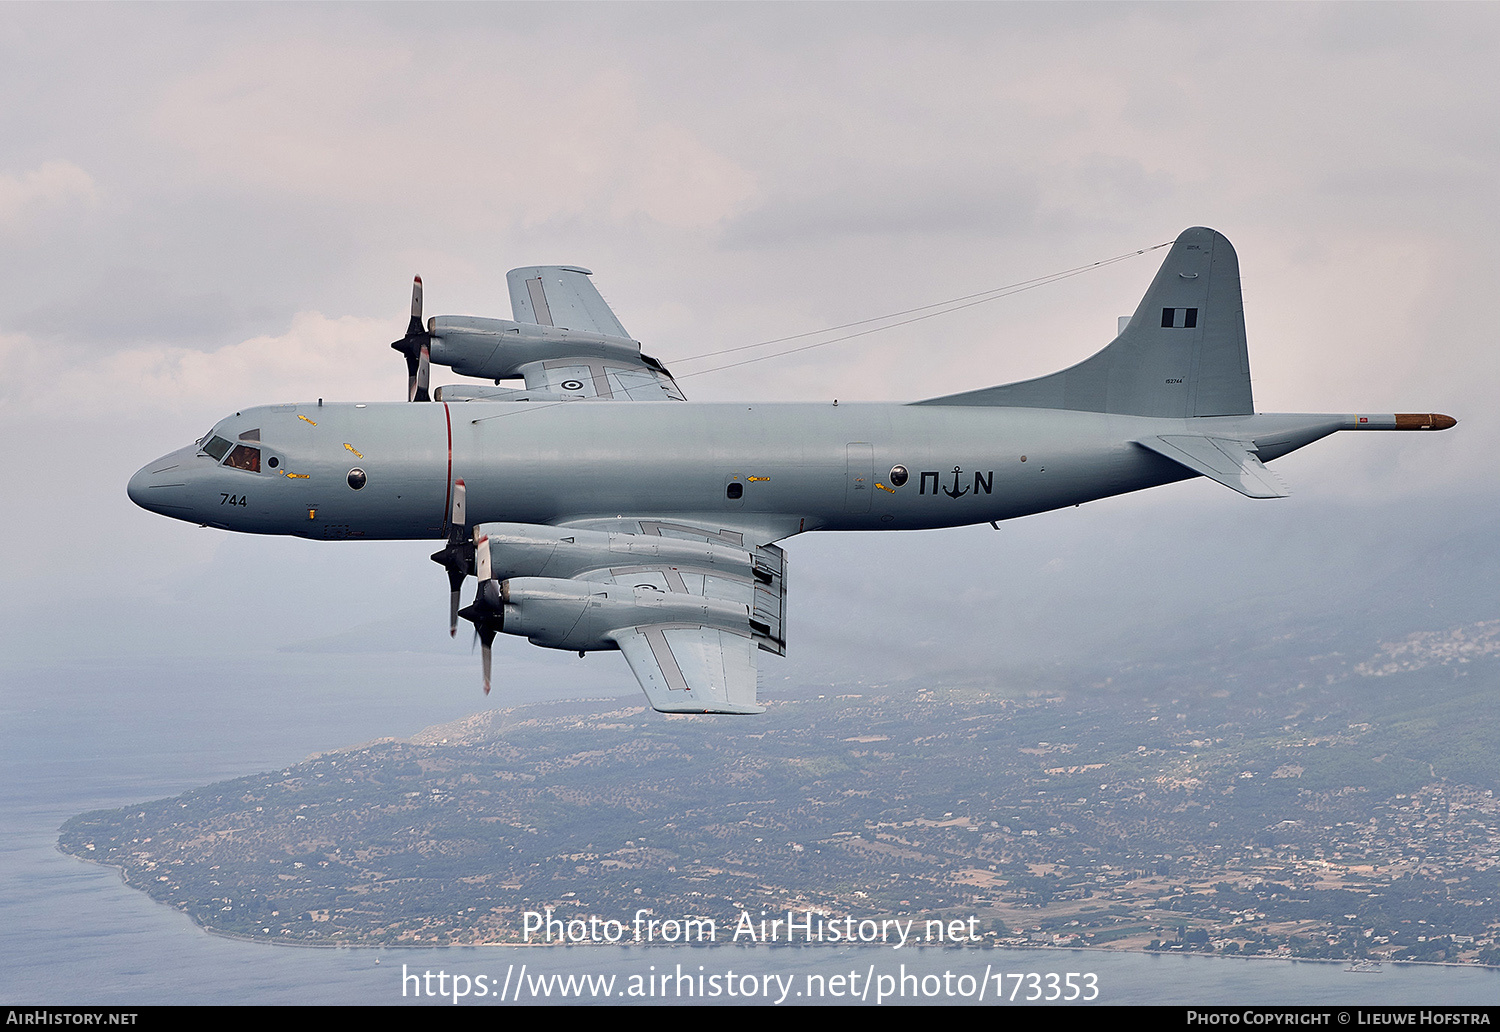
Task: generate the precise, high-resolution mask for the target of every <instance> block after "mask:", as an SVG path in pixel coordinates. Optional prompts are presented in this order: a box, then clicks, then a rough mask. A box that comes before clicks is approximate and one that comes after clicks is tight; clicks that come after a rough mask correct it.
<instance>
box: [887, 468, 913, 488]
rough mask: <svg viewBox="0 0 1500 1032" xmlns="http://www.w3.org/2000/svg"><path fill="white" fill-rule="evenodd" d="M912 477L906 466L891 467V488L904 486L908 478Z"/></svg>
mask: <svg viewBox="0 0 1500 1032" xmlns="http://www.w3.org/2000/svg"><path fill="white" fill-rule="evenodd" d="M910 476H911V474H910V473H908V472H906V467H905V466H892V467H891V486H892V487H900V486H901V485H902V484H904V483H906V481H907V478H908V477H910Z"/></svg>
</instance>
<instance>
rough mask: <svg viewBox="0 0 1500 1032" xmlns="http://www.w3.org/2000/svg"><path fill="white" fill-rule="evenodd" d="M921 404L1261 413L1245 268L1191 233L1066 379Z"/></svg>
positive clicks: (1209, 236) (1211, 239) (1219, 242)
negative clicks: (1121, 322) (1249, 339)
mask: <svg viewBox="0 0 1500 1032" xmlns="http://www.w3.org/2000/svg"><path fill="white" fill-rule="evenodd" d="M917 404H919V405H995V406H1017V407H1021V408H1055V409H1073V410H1077V411H1083V412H1118V413H1121V414H1124V415H1133V416H1163V417H1169V418H1179V417H1188V416H1239V415H1249V414H1251V413H1253V412H1254V411H1255V406H1254V403H1253V402H1252V400H1251V396H1250V359H1249V355H1248V353H1247V350H1246V346H1245V304H1244V300H1243V298H1242V297H1241V295H1240V263H1239V258H1238V257H1237V256H1236V255H1235V253H1234V247H1233V245H1231V244H1230V243H1229V241H1228V240H1227V239H1225V238H1224V236H1223V235H1222V234H1220V233H1216V232H1215V231H1213V230H1211V229H1204V228H1202V227H1196V228H1193V229H1189V230H1185V231H1184V232H1183V233H1182V235H1181V236H1179V237H1178V238H1177V240H1176V242H1175V243H1173V245H1172V249H1171V250H1170V251H1168V252H1167V258H1166V261H1164V262H1162V266H1161V270H1160V271H1159V272H1157V274H1156V278H1155V279H1154V280H1152V281H1151V286H1150V287H1149V288H1148V289H1147V291H1146V296H1145V297H1143V298H1141V303H1140V305H1139V306H1138V307H1137V308H1136V310H1135V314H1134V315H1132V316H1131V317H1130V322H1129V324H1127V325H1126V326H1125V327H1124V329H1123V330H1121V332H1120V335H1119V336H1118V337H1116V338H1115V339H1114V341H1113V342H1112V343H1111V344H1109V346H1108V347H1106V348H1105V349H1104V350H1103V351H1100V352H1099V353H1098V354H1096V355H1094V356H1092V357H1090V358H1086V359H1084V360H1083V361H1082V362H1080V363H1078V364H1077V365H1075V366H1073V367H1071V368H1069V369H1064V370H1063V371H1062V372H1060V373H1053V374H1052V375H1050V376H1043V377H1039V378H1037V379H1035V380H1024V381H1022V382H1020V383H1009V384H1005V385H1003V386H1000V387H988V388H985V389H984V390H978V391H969V392H967V393H965V394H950V395H948V396H946V397H942V398H932V399H929V400H927V401H920V402H917Z"/></svg>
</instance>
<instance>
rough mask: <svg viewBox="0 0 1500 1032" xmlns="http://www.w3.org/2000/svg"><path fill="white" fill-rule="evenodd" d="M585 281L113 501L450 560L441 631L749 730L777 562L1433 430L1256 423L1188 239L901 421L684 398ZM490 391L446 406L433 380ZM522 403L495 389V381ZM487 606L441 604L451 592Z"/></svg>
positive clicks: (450, 328) (1240, 327)
mask: <svg viewBox="0 0 1500 1032" xmlns="http://www.w3.org/2000/svg"><path fill="white" fill-rule="evenodd" d="M590 275H591V273H590V272H589V271H588V270H587V269H579V268H574V267H572V266H537V267H533V268H525V269H515V270H513V271H512V272H511V273H509V275H508V276H507V281H508V284H509V287H510V297H511V306H512V309H513V314H514V316H515V319H514V320H505V319H479V318H471V317H454V316H438V317H436V318H433V319H431V320H429V321H428V322H426V323H425V324H424V323H423V321H422V281H421V279H420V278H419V279H418V280H417V281H416V283H415V285H414V287H413V292H412V314H411V323H410V325H409V326H408V328H407V332H406V335H405V337H403V338H402V339H401V340H399V341H396V342H395V343H394V344H392V345H391V346H392V347H393V348H395V349H396V350H398V351H400V352H402V353H403V354H404V355H405V356H406V359H407V372H408V385H407V386H408V392H407V396H408V400H409V401H410V402H417V403H419V404H401V403H391V404H383V403H369V404H337V405H335V404H329V405H324V404H323V403H322V402H321V401H318V402H315V403H311V404H308V403H298V404H287V405H268V406H262V407H259V408H251V409H244V410H242V411H240V412H236V413H234V414H233V415H231V416H227V417H225V418H224V419H222V420H220V421H219V422H218V423H217V424H216V425H215V426H214V428H213V429H212V430H210V431H209V432H208V433H207V434H206V435H205V436H204V437H203V438H202V439H201V440H199V441H198V442H196V443H195V444H193V445H190V446H188V447H186V448H181V449H179V450H177V451H175V452H172V453H171V454H168V455H164V456H162V457H161V458H159V459H157V460H156V461H155V462H151V463H148V464H147V465H146V466H144V467H143V468H142V469H141V470H140V471H139V472H138V473H136V474H135V476H134V477H132V478H131V480H130V486H129V493H130V497H131V499H132V500H134V501H135V502H136V504H138V505H141V506H143V507H144V508H147V509H150V510H152V511H153V512H158V513H161V514H162V515H164V516H171V517H173V518H175V519H180V520H185V521H187V522H190V523H197V524H202V525H205V526H211V527H219V528H221V529H224V530H235V531H244V532H247V533H253V534H295V535H298V536H300V537H307V538H317V539H322V540H343V539H363V540H372V539H377V538H385V539H395V538H403V539H404V538H432V539H437V540H443V539H446V544H445V545H444V547H443V548H442V549H441V550H439V551H438V552H436V553H435V554H434V555H433V557H432V558H433V559H434V560H435V561H436V562H438V563H440V564H441V565H442V566H443V567H444V568H445V569H446V570H447V571H448V577H449V583H450V589H451V590H450V605H449V633H450V634H452V633H453V632H454V631H455V629H456V628H457V623H458V618H459V617H460V616H462V617H463V618H464V619H466V620H468V621H470V622H471V623H473V625H474V628H475V632H476V634H477V636H478V638H479V639H480V641H481V643H482V646H483V665H484V688H485V691H486V692H488V691H489V690H490V680H491V644H492V642H493V641H494V638H495V635H496V633H498V632H504V633H506V634H518V635H522V636H524V637H526V638H528V639H530V641H531V642H532V643H534V644H536V645H542V646H546V647H548V648H555V649H567V650H576V651H577V652H578V653H579V654H580V655H582V654H583V653H585V652H589V651H594V650H604V649H618V650H619V651H621V652H623V653H624V654H625V659H626V661H627V662H628V663H629V664H630V668H631V670H632V671H633V672H634V673H635V676H636V678H637V679H638V680H639V681H640V684H641V686H642V688H644V689H645V692H646V697H647V699H649V700H650V703H651V705H652V706H653V707H655V708H656V709H658V710H661V711H663V712H668V713H760V712H763V707H762V706H761V705H760V704H759V703H758V701H757V698H756V661H757V657H758V655H759V653H760V652H772V653H776V654H779V655H785V650H786V636H785V632H784V630H783V621H784V616H785V607H786V583H787V582H786V556H785V554H784V553H783V551H782V549H781V548H780V547H778V546H777V545H776V544H775V542H777V541H781V540H783V539H785V538H789V537H791V536H793V535H795V534H800V533H803V532H804V531H811V530H912V529H918V528H932V527H957V526H962V525H965V524H971V523H985V522H988V523H992V524H994V523H996V522H998V521H999V520H1008V519H1013V518H1015V517H1017V516H1026V515H1029V514H1031V513H1037V512H1045V511H1047V510H1049V509H1058V508H1062V507H1064V506H1071V505H1077V504H1079V503H1082V502H1088V501H1093V500H1094V499H1097V498H1106V497H1109V496H1110V495H1117V494H1123V493H1125V492H1127V491H1139V490H1141V489H1142V488H1147V487H1156V486H1158V485H1161V484H1169V483H1172V482H1173V481H1178V480H1186V479H1188V478H1190V477H1195V476H1203V477H1208V478H1209V479H1211V480H1215V481H1218V482H1219V483H1221V484H1223V485H1224V486H1225V487H1228V488H1230V489H1232V490H1235V491H1238V492H1240V493H1241V494H1243V495H1246V496H1247V497H1250V498H1276V497H1280V496H1283V495H1285V494H1286V493H1287V491H1286V488H1285V487H1283V486H1282V484H1281V482H1280V480H1279V479H1278V478H1277V477H1276V476H1275V475H1274V474H1272V473H1271V471H1270V470H1269V469H1267V468H1266V466H1265V465H1264V463H1266V462H1268V461H1270V460H1272V459H1275V458H1278V457H1279V456H1282V455H1285V454H1287V453H1288V452H1291V451H1294V450H1296V449H1298V448H1301V447H1303V446H1304V445H1307V444H1311V443H1312V442H1314V441H1316V440H1318V439H1320V438H1322V437H1326V436H1327V435H1329V434H1331V433H1333V432H1334V431H1337V430H1443V429H1446V428H1448V427H1451V426H1453V425H1454V424H1455V420H1454V419H1453V418H1452V417H1450V416H1444V415H1438V414H1435V413H1425V414H1416V415H1412V414H1374V415H1357V414H1355V415H1336V414H1322V415H1319V414H1269V413H1257V412H1256V411H1255V408H1254V406H1253V404H1252V403H1251V396H1250V365H1249V359H1248V357H1247V354H1246V346H1245V321H1244V308H1243V302H1242V300H1241V296H1240V274H1239V263H1238V259H1237V258H1236V256H1235V252H1234V248H1233V247H1232V246H1231V245H1230V243H1229V241H1228V240H1226V239H1225V238H1224V237H1223V236H1222V235H1220V234H1219V233H1217V232H1215V231H1213V230H1211V229H1203V228H1195V229H1189V230H1187V231H1186V232H1184V233H1183V234H1182V235H1181V236H1179V237H1178V238H1177V240H1176V242H1175V243H1174V244H1173V245H1172V248H1171V250H1170V251H1169V252H1168V253H1167V258H1166V261H1165V262H1163V263H1162V267H1161V270H1160V271H1159V272H1158V273H1157V274H1156V278H1155V279H1154V280H1153V281H1152V282H1151V286H1150V288H1149V289H1148V290H1147V291H1146V295H1145V297H1144V298H1142V299H1141V303H1140V305H1139V306H1138V307H1137V308H1136V310H1135V314H1134V315H1132V316H1131V317H1130V318H1129V320H1128V321H1125V320H1122V326H1121V329H1120V333H1119V335H1118V336H1117V337H1116V338H1115V339H1114V341H1113V342H1112V343H1110V344H1109V345H1108V346H1107V347H1105V348H1104V350H1102V351H1100V352H1099V353H1098V354H1095V355H1094V356H1092V357H1091V358H1087V359H1085V360H1084V361H1082V362H1080V363H1078V364H1077V365H1075V366H1072V367H1071V368H1069V369H1065V370H1063V371H1062V372H1059V373H1054V374H1052V375H1050V376H1043V377H1040V378H1038V379H1034V380H1026V381H1023V382H1020V383H1011V384H1005V385H1003V386H1000V387H989V388H985V389H983V390H973V391H968V392H965V393H962V394H951V395H947V396H945V397H940V398H929V399H926V400H923V401H916V402H911V403H909V404H843V405H840V404H838V403H837V402H833V403H831V404H693V403H689V402H687V401H686V400H684V398H683V394H682V392H681V390H679V389H678V386H677V383H676V381H675V380H673V378H672V375H671V373H669V372H668V371H667V369H666V367H665V366H663V365H662V363H660V362H658V361H657V360H656V359H654V358H651V357H649V356H648V355H645V354H643V353H642V352H641V346H640V344H639V342H637V341H635V340H633V339H631V337H630V335H629V334H628V333H626V332H625V328H624V327H623V326H622V325H620V322H619V320H618V319H616V318H615V315H614V313H613V312H612V311H610V309H609V306H608V305H606V304H605V302H604V299H603V298H601V297H600V296H599V293H598V291H597V290H595V288H594V286H593V284H592V282H591V281H590V279H589V276H590ZM434 362H436V363H438V364H440V365H445V366H448V367H450V368H451V369H452V370H453V371H454V372H456V373H459V374H462V375H465V376H471V377H478V378H483V379H485V380H491V381H493V382H494V383H495V384H496V386H494V387H490V386H489V385H483V386H454V387H441V388H439V389H438V390H436V391H434V392H432V393H431V398H430V403H427V404H420V403H421V402H429V391H428V377H429V370H430V366H431V364H432V363H434ZM515 379H520V380H524V381H525V387H524V388H520V389H514V390H512V389H502V388H500V387H499V386H498V385H499V384H500V382H501V381H504V380H515ZM471 575H472V576H475V577H476V578H477V580H478V588H477V590H476V591H475V595H474V601H473V602H472V603H471V604H470V605H468V606H467V607H465V608H464V609H463V610H461V611H460V610H459V608H458V604H459V590H460V588H461V586H462V584H463V582H464V580H465V578H466V577H468V576H471Z"/></svg>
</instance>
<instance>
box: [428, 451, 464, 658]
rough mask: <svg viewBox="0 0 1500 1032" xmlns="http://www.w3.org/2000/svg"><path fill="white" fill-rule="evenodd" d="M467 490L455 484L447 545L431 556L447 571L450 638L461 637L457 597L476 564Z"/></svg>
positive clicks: (460, 483)
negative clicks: (470, 534)
mask: <svg viewBox="0 0 1500 1032" xmlns="http://www.w3.org/2000/svg"><path fill="white" fill-rule="evenodd" d="M467 497H468V490H467V488H466V487H465V486H464V482H463V480H461V479H460V480H455V481H454V482H453V515H452V517H451V518H450V519H449V521H448V544H447V545H445V546H444V547H443V548H442V549H440V550H439V551H436V552H433V553H432V561H433V562H435V563H437V564H438V565H439V566H441V567H442V568H443V569H445V570H447V571H448V636H449V637H450V638H453V637H457V636H458V593H459V590H460V589H461V588H462V587H463V586H464V578H465V577H467V576H468V575H469V568H470V566H471V565H472V564H473V561H474V542H473V541H472V540H471V539H470V536H469V528H468V516H467V513H468V504H467V501H466V499H467Z"/></svg>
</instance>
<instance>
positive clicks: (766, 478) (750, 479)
mask: <svg viewBox="0 0 1500 1032" xmlns="http://www.w3.org/2000/svg"><path fill="white" fill-rule="evenodd" d="M745 479H746V480H748V481H750V482H751V483H752V484H753V483H755V481H757V480H770V479H771V478H770V477H746V478H745Z"/></svg>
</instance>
